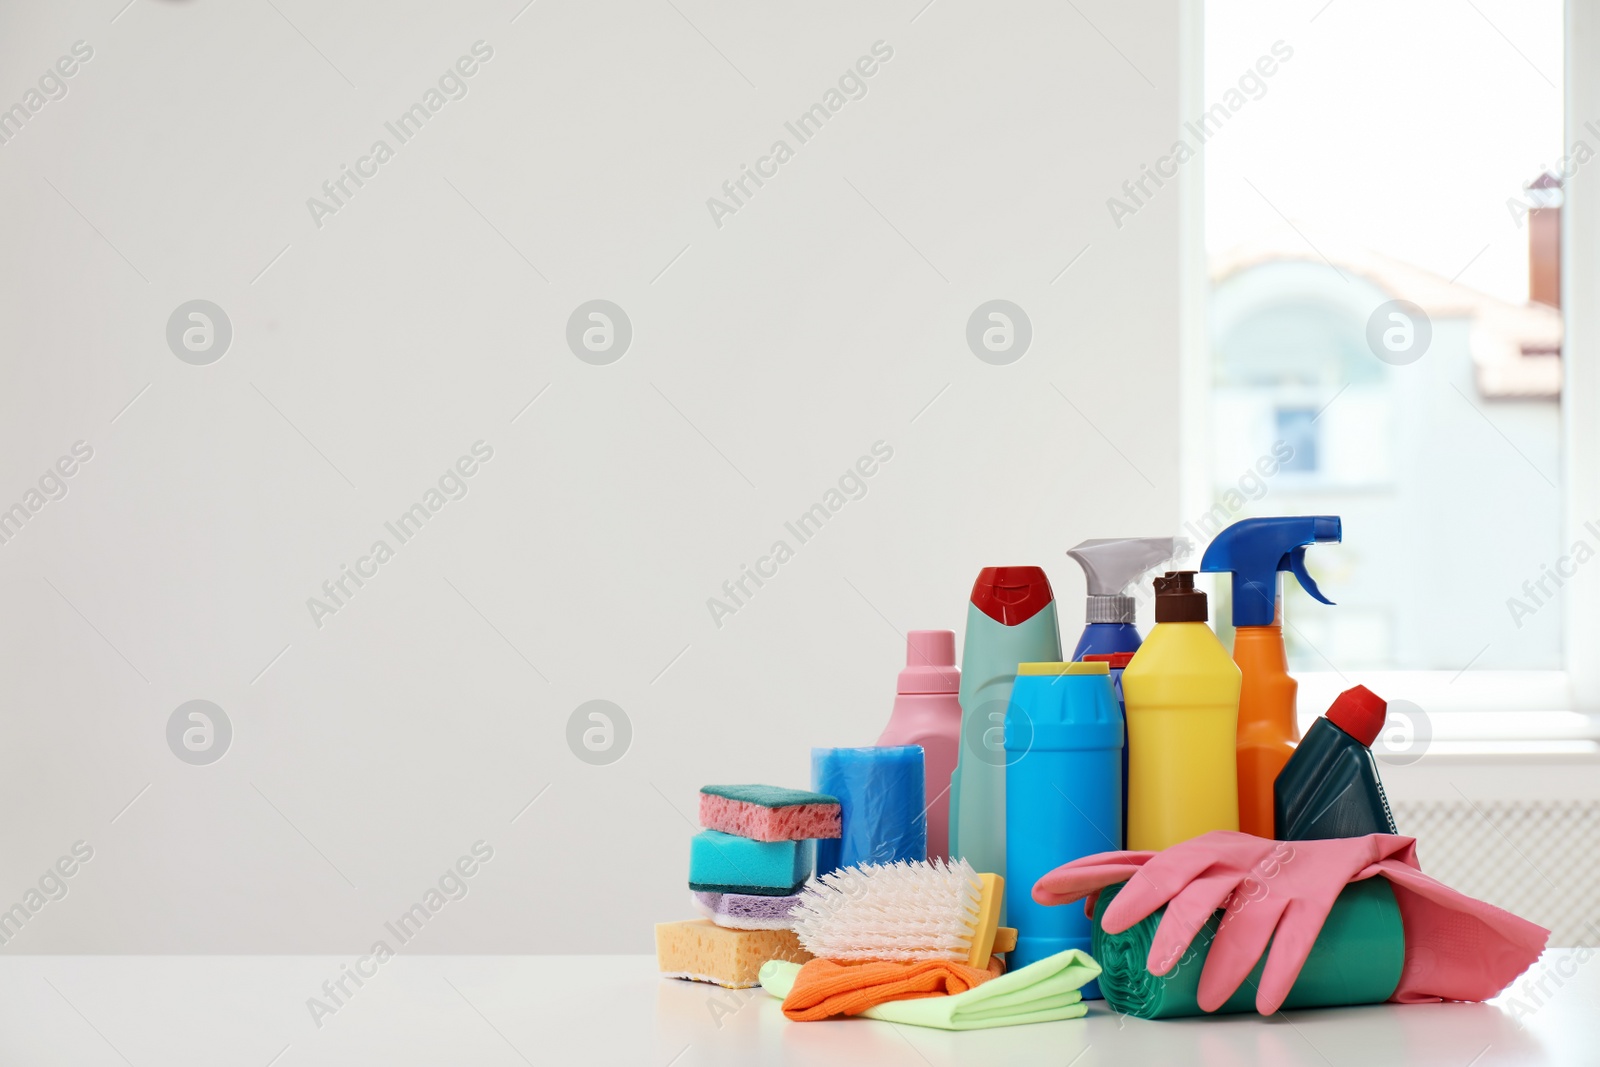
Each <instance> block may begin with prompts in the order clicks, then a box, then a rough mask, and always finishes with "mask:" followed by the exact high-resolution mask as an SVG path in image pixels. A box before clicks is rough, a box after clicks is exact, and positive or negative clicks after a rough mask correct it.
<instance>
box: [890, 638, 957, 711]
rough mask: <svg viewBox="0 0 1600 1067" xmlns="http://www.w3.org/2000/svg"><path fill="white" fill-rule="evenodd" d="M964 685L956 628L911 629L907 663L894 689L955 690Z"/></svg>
mask: <svg viewBox="0 0 1600 1067" xmlns="http://www.w3.org/2000/svg"><path fill="white" fill-rule="evenodd" d="M960 688H961V672H960V671H958V670H956V633H955V631H954V630H911V631H909V632H907V634H906V666H905V670H903V671H901V672H900V679H899V683H898V684H897V685H896V687H895V692H897V693H903V694H908V695H909V694H917V693H954V692H957V691H959V690H960Z"/></svg>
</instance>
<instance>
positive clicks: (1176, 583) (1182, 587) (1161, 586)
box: [1155, 571, 1209, 622]
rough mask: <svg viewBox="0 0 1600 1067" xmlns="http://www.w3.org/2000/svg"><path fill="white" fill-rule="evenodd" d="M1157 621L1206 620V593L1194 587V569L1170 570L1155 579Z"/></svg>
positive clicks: (1207, 614)
mask: <svg viewBox="0 0 1600 1067" xmlns="http://www.w3.org/2000/svg"><path fill="white" fill-rule="evenodd" d="M1155 587H1156V622H1205V621H1206V620H1207V618H1208V617H1209V613H1208V612H1207V610H1206V595H1205V593H1204V592H1202V591H1201V590H1199V589H1196V588H1195V587H1194V571H1168V572H1167V573H1166V574H1164V575H1162V576H1161V577H1160V578H1157V579H1156V580H1155Z"/></svg>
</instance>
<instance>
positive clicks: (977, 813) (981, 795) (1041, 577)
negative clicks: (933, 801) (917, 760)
mask: <svg viewBox="0 0 1600 1067" xmlns="http://www.w3.org/2000/svg"><path fill="white" fill-rule="evenodd" d="M1060 658H1061V632H1060V629H1059V628H1058V627H1057V624H1056V601H1055V594H1054V593H1053V592H1051V589H1050V579H1048V578H1046V577H1045V573H1044V570H1043V569H1042V568H1040V567H985V568H984V569H983V570H982V571H980V572H979V573H978V580H977V581H976V582H974V583H973V585H972V596H971V599H970V600H969V601H968V604H967V632H966V637H965V640H964V642H963V646H962V654H961V751H960V757H959V759H958V762H957V763H956V769H955V773H954V774H952V775H951V778H950V854H951V855H952V856H955V857H960V858H963V859H965V860H967V862H969V863H971V864H972V866H973V867H974V868H975V869H977V870H980V871H1003V870H1005V869H1006V750H1005V720H1006V708H1007V707H1008V706H1009V705H1010V703H1011V686H1012V683H1013V681H1014V680H1015V679H1016V676H1017V664H1019V663H1035V662H1038V663H1047V662H1054V661H1056V660H1059V659H1060Z"/></svg>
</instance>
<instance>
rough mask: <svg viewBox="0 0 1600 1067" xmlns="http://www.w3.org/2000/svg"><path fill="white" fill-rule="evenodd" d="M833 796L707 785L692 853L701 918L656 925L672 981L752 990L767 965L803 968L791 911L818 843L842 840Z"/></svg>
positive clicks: (661, 962) (659, 955)
mask: <svg viewBox="0 0 1600 1067" xmlns="http://www.w3.org/2000/svg"><path fill="white" fill-rule="evenodd" d="M840 821H841V820H840V805H839V801H838V800H837V799H835V798H834V797H832V796H828V795H826V794H822V793H810V792H806V791H804V790H800V789H785V788H781V787H777V786H769V785H708V786H706V787H704V788H703V789H702V790H701V791H700V825H701V826H702V827H704V829H702V830H701V831H700V832H699V833H697V834H696V835H695V836H694V837H693V838H692V839H691V840H690V844H689V889H690V890H691V892H692V893H693V894H694V906H695V908H696V910H698V911H699V912H700V913H701V914H702V915H704V916H705V918H703V919H691V920H686V921H682V922H667V923H657V924H656V961H657V965H658V966H659V968H660V970H661V973H662V974H663V975H666V976H667V977H670V978H688V979H692V980H694V981H698V982H713V983H715V984H717V985H722V986H727V987H729V988H731V989H743V988H748V987H750V986H753V985H755V984H756V983H757V979H758V976H759V973H760V970H761V965H762V964H763V963H765V962H767V961H768V960H774V959H781V960H791V961H795V962H801V963H803V962H805V961H806V960H809V959H810V958H811V954H810V953H808V952H806V951H805V950H804V949H803V948H801V947H800V942H799V939H798V937H797V936H796V934H795V932H794V930H793V929H792V927H793V925H794V923H793V920H792V919H791V917H790V912H791V910H792V909H793V907H794V906H795V904H796V903H797V902H798V899H799V897H798V893H799V891H800V888H801V886H803V885H804V884H805V883H806V882H807V881H808V880H809V879H810V877H811V872H812V870H813V868H814V866H815V862H816V844H817V840H818V839H823V840H828V839H835V838H837V837H838V836H839V833H840Z"/></svg>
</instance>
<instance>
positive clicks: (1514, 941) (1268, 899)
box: [1033, 830, 1549, 1015]
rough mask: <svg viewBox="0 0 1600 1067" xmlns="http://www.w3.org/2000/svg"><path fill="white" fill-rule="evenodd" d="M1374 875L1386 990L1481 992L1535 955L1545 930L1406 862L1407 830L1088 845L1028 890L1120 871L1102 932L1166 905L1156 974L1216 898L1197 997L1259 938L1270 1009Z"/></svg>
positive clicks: (1054, 893)
mask: <svg viewBox="0 0 1600 1067" xmlns="http://www.w3.org/2000/svg"><path fill="white" fill-rule="evenodd" d="M1374 875H1382V876H1384V877H1387V878H1389V880H1390V881H1391V883H1393V884H1394V886H1395V898H1396V901H1397V903H1399V905H1400V914H1401V921H1402V923H1403V924H1404V927H1405V931H1406V963H1405V967H1404V969H1403V971H1402V974H1401V980H1400V984H1399V987H1398V988H1397V989H1396V990H1395V993H1394V995H1393V997H1392V998H1391V999H1393V1000H1397V1001H1402V1002H1414V1001H1421V1000H1433V999H1440V998H1445V999H1460V1000H1482V999H1486V998H1488V997H1491V996H1493V995H1495V994H1496V993H1498V992H1499V991H1500V990H1501V989H1503V988H1504V987H1505V986H1506V985H1507V984H1509V983H1510V982H1511V980H1512V979H1514V978H1515V977H1516V976H1517V975H1518V974H1520V973H1521V972H1522V971H1523V970H1525V969H1526V968H1527V967H1528V965H1529V964H1531V963H1532V962H1533V961H1534V960H1535V959H1537V958H1538V955H1539V952H1540V950H1541V949H1542V948H1543V945H1544V941H1545V939H1546V938H1547V937H1548V936H1549V932H1548V931H1546V930H1544V929H1543V928H1542V927H1538V926H1535V925H1534V924H1532V923H1529V922H1526V921H1525V920H1522V919H1519V918H1517V917H1516V916H1514V915H1511V914H1510V913H1508V912H1505V911H1502V910H1500V909H1499V908H1495V907H1493V906H1491V905H1488V904H1484V903H1482V902H1481V901H1476V900H1473V899H1472V898H1470V897H1466V896H1463V895H1462V894H1460V893H1457V892H1455V891H1454V890H1452V889H1450V888H1448V887H1447V886H1444V885H1442V884H1441V883H1439V882H1436V881H1434V880H1433V879H1432V878H1429V877H1428V876H1427V875H1425V874H1423V873H1422V872H1421V871H1420V870H1418V869H1417V860H1416V848H1415V840H1414V839H1412V838H1409V837H1397V836H1394V835H1390V834H1372V835H1369V836H1367V837H1357V838H1337V839H1332V840H1322V841H1292V842H1291V841H1269V840H1266V839H1264V838H1258V837H1252V836H1250V835H1248V834H1241V833H1234V832H1231V831H1223V830H1219V831H1213V832H1212V833H1208V834H1202V835H1201V836H1199V837H1196V838H1193V839H1191V840H1189V841H1185V842H1182V843H1180V844H1177V845H1174V846H1172V847H1171V848H1169V849H1167V850H1166V851H1164V852H1160V853H1148V852H1106V853H1101V854H1099V855H1095V856H1087V857H1085V858H1083V859H1081V860H1076V861H1074V862H1073V863H1069V864H1066V865H1064V866H1062V867H1059V868H1057V869H1056V870H1054V871H1051V872H1050V873H1049V874H1047V875H1045V876H1044V877H1043V878H1041V879H1039V881H1038V883H1037V884H1035V886H1034V890H1033V896H1034V899H1035V900H1037V901H1039V902H1040V903H1041V904H1064V903H1069V902H1071V901H1073V900H1077V899H1078V898H1080V897H1087V898H1088V900H1087V901H1086V908H1087V907H1092V903H1093V900H1094V897H1095V896H1097V895H1098V892H1099V890H1100V889H1103V888H1105V887H1106V886H1108V885H1113V884H1115V883H1117V882H1120V881H1124V880H1126V881H1127V882H1128V884H1127V886H1126V887H1125V888H1124V889H1123V890H1122V892H1121V893H1119V894H1118V896H1117V899H1116V900H1114V901H1112V903H1111V906H1110V907H1108V908H1107V909H1106V913H1105V915H1104V916H1103V917H1102V918H1103V923H1104V926H1105V928H1106V930H1108V931H1109V932H1112V933H1119V932H1121V931H1123V930H1126V929H1127V928H1128V927H1130V926H1132V925H1133V924H1134V923H1136V922H1139V921H1140V920H1142V919H1143V918H1145V917H1146V916H1147V915H1149V914H1151V913H1152V912H1154V911H1155V910H1157V909H1158V908H1160V907H1161V906H1162V905H1166V907H1167V911H1166V914H1165V915H1164V916H1163V917H1162V920H1161V925H1160V926H1159V927H1158V928H1157V931H1156V936H1155V938H1154V939H1153V941H1152V944H1151V947H1150V956H1149V958H1148V960H1147V961H1146V966H1147V967H1149V969H1150V972H1151V973H1152V974H1156V975H1161V974H1166V973H1167V972H1168V971H1170V970H1171V969H1172V967H1173V966H1174V965H1176V964H1177V962H1178V961H1179V960H1180V959H1181V958H1182V956H1183V954H1184V952H1186V951H1187V950H1188V948H1189V945H1190V942H1191V941H1192V940H1193V939H1194V936H1195V934H1196V933H1198V932H1199V930H1200V929H1201V927H1202V926H1203V925H1204V924H1205V922H1206V920H1207V919H1209V918H1210V916H1211V914H1212V913H1213V912H1214V911H1216V910H1217V909H1218V908H1224V907H1225V908H1226V909H1227V913H1226V914H1225V915H1224V916H1223V920H1222V923H1221V924H1220V926H1219V929H1218V931H1217V936H1216V938H1215V940H1214V941H1213V942H1212V945H1211V950H1210V953H1209V954H1208V956H1207V958H1206V963H1205V967H1204V969H1203V970H1202V971H1201V973H1200V986H1199V989H1198V1000H1199V1004H1200V1007H1201V1008H1203V1009H1204V1010H1206V1011H1214V1010H1216V1009H1217V1008H1218V1007H1220V1006H1221V1005H1222V1004H1223V1003H1224V1002H1225V1001H1226V1000H1227V999H1228V997H1229V996H1231V995H1232V994H1233V992H1234V990H1236V989H1237V988H1238V987H1239V985H1240V983H1241V982H1243V981H1244V979H1245V978H1246V977H1247V976H1248V975H1249V973H1250V971H1251V969H1252V968H1254V966H1255V964H1256V961H1257V960H1259V959H1260V958H1261V955H1262V953H1263V952H1264V951H1266V949H1267V945H1268V942H1269V941H1270V942H1271V945H1272V950H1271V953H1270V954H1269V955H1268V957H1267V962H1266V966H1265V967H1264V968H1263V969H1262V980H1261V985H1260V987H1259V988H1258V989H1257V993H1256V1010H1257V1011H1259V1012H1261V1013H1262V1014H1266V1015H1270V1014H1272V1013H1273V1012H1275V1011H1277V1010H1278V1008H1279V1007H1280V1006H1281V1005H1282V1003H1283V1000H1284V998H1285V997H1287V996H1288V994H1289V990H1290V989H1291V988H1293V986H1294V982H1295V979H1296V978H1298V977H1299V975H1300V969H1301V967H1302V966H1304V964H1305V960H1306V957H1307V956H1308V955H1309V954H1310V952H1311V946H1312V945H1313V944H1314V943H1315V941H1316V938H1317V934H1318V933H1319V932H1320V931H1321V929H1322V924H1323V922H1324V921H1325V920H1326V919H1327V916H1328V911H1329V910H1330V909H1331V908H1332V907H1333V902H1334V900H1335V898H1337V897H1338V895H1339V892H1340V891H1341V890H1343V888H1344V887H1345V885H1347V884H1348V883H1350V882H1352V881H1359V880H1361V879H1363V878H1370V877H1373V876H1374ZM1459 942H1464V944H1461V945H1460V947H1457V945H1458V943H1459Z"/></svg>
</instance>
